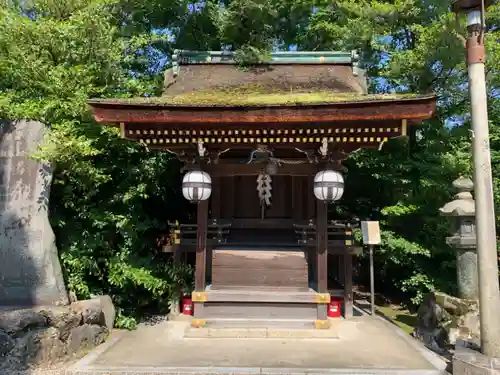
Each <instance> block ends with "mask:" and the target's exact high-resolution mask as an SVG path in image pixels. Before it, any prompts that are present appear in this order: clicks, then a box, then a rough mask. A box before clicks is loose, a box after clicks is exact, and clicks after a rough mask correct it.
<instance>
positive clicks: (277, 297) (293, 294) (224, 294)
mask: <svg viewBox="0 0 500 375" xmlns="http://www.w3.org/2000/svg"><path fill="white" fill-rule="evenodd" d="M207 298H208V301H209V302H276V303H316V292H315V291H314V290H312V289H310V290H309V291H300V290H294V289H291V288H265V287H259V288H251V289H239V288H231V289H230V288H227V289H212V288H207Z"/></svg>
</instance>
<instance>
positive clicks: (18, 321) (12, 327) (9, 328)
mask: <svg viewBox="0 0 500 375" xmlns="http://www.w3.org/2000/svg"><path fill="white" fill-rule="evenodd" d="M47 325H48V324H47V318H46V317H45V316H44V315H43V314H40V313H39V312H38V311H36V310H33V309H22V310H11V311H3V312H1V313H0V329H2V330H3V331H4V332H6V333H8V334H10V335H18V334H19V333H20V332H22V331H25V330H27V329H33V328H39V327H46V326H47Z"/></svg>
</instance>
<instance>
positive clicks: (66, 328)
mask: <svg viewBox="0 0 500 375" xmlns="http://www.w3.org/2000/svg"><path fill="white" fill-rule="evenodd" d="M40 314H43V315H44V316H45V317H46V319H47V323H48V325H49V326H51V327H54V328H56V329H57V330H58V331H59V338H60V339H61V340H62V341H66V340H67V338H68V336H69V334H70V332H71V330H72V329H73V328H76V327H78V326H80V324H82V321H83V319H82V314H80V313H78V312H76V311H73V310H70V309H68V308H57V307H52V308H49V309H46V310H42V311H40Z"/></svg>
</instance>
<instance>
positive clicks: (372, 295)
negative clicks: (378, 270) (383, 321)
mask: <svg viewBox="0 0 500 375" xmlns="http://www.w3.org/2000/svg"><path fill="white" fill-rule="evenodd" d="M368 248H369V249H370V305H371V306H370V308H371V314H372V316H375V267H374V265H373V245H368Z"/></svg>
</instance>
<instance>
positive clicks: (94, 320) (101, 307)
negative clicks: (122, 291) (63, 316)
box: [70, 296, 116, 330]
mask: <svg viewBox="0 0 500 375" xmlns="http://www.w3.org/2000/svg"><path fill="white" fill-rule="evenodd" d="M70 307H71V309H72V311H75V312H77V313H80V314H81V315H82V318H83V323H84V324H96V325H100V326H104V327H106V328H108V329H109V330H111V329H112V328H113V325H114V322H115V314H116V311H115V307H114V305H113V302H112V301H111V298H110V297H109V296H99V297H94V298H92V299H89V300H85V301H78V302H75V303H72V304H71V306H70Z"/></svg>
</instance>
